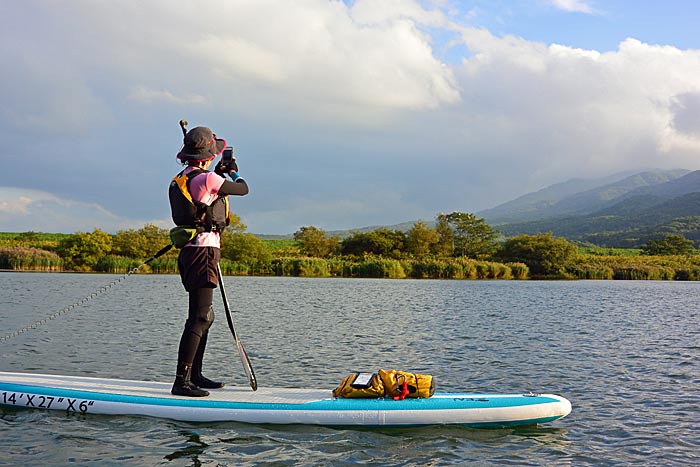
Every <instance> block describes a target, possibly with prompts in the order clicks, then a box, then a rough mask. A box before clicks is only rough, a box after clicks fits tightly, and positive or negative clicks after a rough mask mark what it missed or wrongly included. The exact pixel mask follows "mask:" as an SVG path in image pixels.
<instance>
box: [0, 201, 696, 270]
mask: <svg viewBox="0 0 700 467" xmlns="http://www.w3.org/2000/svg"><path fill="white" fill-rule="evenodd" d="M433 225H434V226H433V227H430V226H429V225H428V224H427V223H425V222H423V221H419V222H416V223H415V224H414V225H413V227H412V228H411V229H409V230H408V231H406V232H404V231H400V230H391V229H386V228H379V229H376V230H373V231H370V232H354V233H353V234H351V235H350V236H348V237H346V238H344V239H340V238H338V237H334V236H329V235H327V233H326V232H325V231H324V230H322V229H320V228H317V227H314V226H304V227H300V228H299V230H298V231H297V232H295V233H294V239H293V240H289V241H282V242H274V243H273V242H269V241H265V240H262V239H260V238H258V237H256V236H255V235H253V234H250V233H246V226H245V225H243V224H242V223H241V222H240V218H238V216H235V215H233V216H232V223H231V226H230V228H229V229H227V230H226V232H224V233H223V234H222V249H221V256H222V261H221V266H222V269H223V271H224V273H226V274H239V275H287V276H307V277H387V278H405V277H409V278H435V279H527V278H535V279H539V278H558V279H676V280H698V279H699V278H700V261H699V258H700V257H699V256H698V255H697V254H696V250H695V249H694V248H693V243H692V241H690V240H686V239H685V238H683V237H682V236H680V235H667V236H665V237H663V238H659V239H654V240H652V241H649V242H648V243H647V244H646V245H644V247H643V248H642V249H641V250H638V251H636V252H634V254H629V252H625V253H624V254H621V253H620V252H619V251H618V252H614V251H612V250H609V251H605V250H604V249H596V250H591V249H588V251H586V249H582V248H581V247H580V246H579V245H575V244H573V243H571V242H569V241H568V240H566V239H564V238H561V237H554V236H553V235H552V234H551V233H542V234H536V235H518V236H514V237H511V238H503V237H502V236H501V235H500V233H499V232H498V231H497V230H495V229H494V228H492V227H491V226H489V225H488V224H487V223H486V222H485V220H484V219H481V218H478V217H476V216H475V215H474V214H470V213H463V212H453V213H450V214H438V215H437V216H436V218H435V222H434V223H433ZM169 242H170V239H169V232H168V230H167V229H162V228H158V227H156V226H154V225H146V226H144V227H143V228H141V229H129V230H120V231H118V232H117V233H116V234H110V233H107V232H104V231H102V230H100V229H95V230H93V231H92V232H77V233H74V234H40V233H35V232H25V233H22V234H16V235H14V236H9V234H5V235H4V236H3V237H0V269H10V270H43V271H81V272H91V271H92V272H111V273H124V272H127V271H129V270H131V269H133V268H135V267H137V266H139V265H140V264H141V263H142V262H143V261H144V260H145V259H146V258H149V257H150V256H151V255H152V254H153V253H154V252H155V251H157V250H159V249H160V248H161V247H162V246H164V245H166V244H168V243H169ZM143 270H144V271H147V272H148V271H150V272H155V273H175V272H177V252H176V251H171V252H170V253H168V254H167V255H165V256H163V257H161V258H159V259H158V260H156V261H153V262H152V263H151V264H150V265H149V266H147V267H145V268H143Z"/></svg>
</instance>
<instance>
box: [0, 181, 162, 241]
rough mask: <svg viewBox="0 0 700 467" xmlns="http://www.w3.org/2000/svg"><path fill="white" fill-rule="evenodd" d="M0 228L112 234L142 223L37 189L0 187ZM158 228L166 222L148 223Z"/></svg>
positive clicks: (141, 225) (12, 230) (24, 230)
mask: <svg viewBox="0 0 700 467" xmlns="http://www.w3.org/2000/svg"><path fill="white" fill-rule="evenodd" d="M0 198H1V199H2V202H0V225H2V230H3V231H4V232H27V231H41V232H63V233H73V232H78V231H83V232H90V231H92V230H94V229H95V228H100V229H102V230H106V231H111V232H116V231H117V230H124V229H129V228H141V227H143V226H144V225H145V224H146V223H148V222H146V221H142V220H134V219H126V218H124V217H121V216H118V215H116V214H114V213H112V212H110V211H109V210H107V209H105V208H104V207H102V206H100V205H99V204H96V203H90V202H81V201H74V200H69V199H64V198H60V197H57V196H55V195H53V194H51V193H47V192H44V191H40V190H29V189H21V188H10V187H0ZM151 223H154V224H157V225H160V226H164V225H163V224H166V225H170V222H167V223H164V222H162V221H155V222H151Z"/></svg>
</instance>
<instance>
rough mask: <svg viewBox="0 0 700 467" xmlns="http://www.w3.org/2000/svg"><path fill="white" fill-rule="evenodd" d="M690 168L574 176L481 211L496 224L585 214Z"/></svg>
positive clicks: (673, 177)
mask: <svg viewBox="0 0 700 467" xmlns="http://www.w3.org/2000/svg"><path fill="white" fill-rule="evenodd" d="M688 172H689V171H688V170H681V169H679V170H649V171H645V172H639V173H630V172H623V173H618V174H615V175H611V176H609V177H604V178H598V179H590V180H583V179H572V180H569V181H567V182H564V183H558V184H556V185H551V186H549V187H546V188H543V189H542V190H539V191H537V192H534V193H529V194H527V195H524V196H521V197H520V198H517V199H515V200H513V201H509V202H507V203H504V204H501V205H499V206H496V207H495V208H491V209H487V210H484V211H481V212H478V213H477V215H478V216H479V217H483V218H485V219H486V221H487V222H488V223H489V224H491V225H494V226H499V225H502V224H512V223H517V222H526V221H528V222H530V221H536V220H541V219H548V218H553V217H562V216H572V215H584V214H588V213H592V212H594V211H596V210H598V209H602V208H603V207H605V206H607V205H609V204H610V203H611V202H614V201H615V200H616V199H618V198H619V197H620V196H624V195H627V194H629V193H631V192H635V191H636V190H638V189H640V188H648V187H653V186H657V185H659V184H663V183H665V182H668V181H672V180H675V179H678V178H679V177H682V176H684V175H686V174H688Z"/></svg>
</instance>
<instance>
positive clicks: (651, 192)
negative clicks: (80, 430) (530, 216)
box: [497, 171, 700, 247]
mask: <svg viewBox="0 0 700 467" xmlns="http://www.w3.org/2000/svg"><path fill="white" fill-rule="evenodd" d="M604 204H605V205H604V207H602V208H600V209H597V210H595V211H593V212H590V213H586V214H580V215H575V214H574V215H565V216H559V217H550V218H546V219H540V220H535V221H530V222H515V223H509V224H502V225H500V226H498V227H497V228H498V229H499V230H500V231H501V232H502V233H503V234H504V235H506V236H513V235H519V234H531V235H532V234H536V233H542V232H552V233H553V234H554V235H557V236H561V237H565V238H567V239H569V240H578V241H581V242H588V243H593V244H596V245H600V246H607V247H638V246H640V245H642V244H644V243H646V242H647V241H648V240H650V239H651V238H654V237H658V236H661V235H665V234H670V233H676V234H681V235H684V236H685V237H686V238H688V239H692V240H696V241H700V228H699V227H700V171H695V172H689V173H686V175H683V176H682V177H678V178H675V179H673V180H669V181H667V182H664V183H658V184H654V185H649V186H640V187H638V188H635V189H633V190H630V191H627V192H626V193H623V194H622V195H620V196H617V197H615V198H613V199H612V200H610V201H608V202H607V203H604ZM591 205H593V204H590V205H589V206H591Z"/></svg>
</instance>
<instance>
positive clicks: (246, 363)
mask: <svg viewBox="0 0 700 467" xmlns="http://www.w3.org/2000/svg"><path fill="white" fill-rule="evenodd" d="M236 344H237V345H238V355H239V356H240V357H241V363H242V364H243V369H244V370H245V374H246V376H248V382H249V383H250V387H251V388H252V389H253V391H257V390H258V380H256V379H255V373H254V372H253V367H252V365H251V364H250V360H249V359H248V354H247V353H246V352H245V349H244V348H243V344H241V341H239V340H237V341H236Z"/></svg>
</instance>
